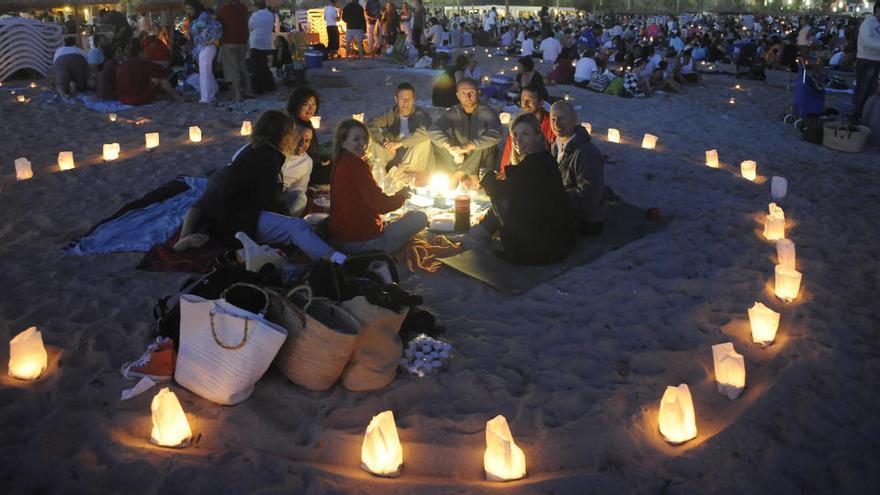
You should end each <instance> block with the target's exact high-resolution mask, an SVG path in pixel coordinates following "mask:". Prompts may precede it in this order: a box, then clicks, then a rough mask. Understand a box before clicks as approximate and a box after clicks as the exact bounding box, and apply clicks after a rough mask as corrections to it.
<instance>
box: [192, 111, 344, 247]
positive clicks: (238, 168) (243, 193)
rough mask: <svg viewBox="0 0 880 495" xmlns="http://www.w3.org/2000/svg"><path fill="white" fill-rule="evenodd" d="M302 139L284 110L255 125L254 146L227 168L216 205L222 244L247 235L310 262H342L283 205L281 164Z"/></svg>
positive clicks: (305, 224) (268, 114)
mask: <svg viewBox="0 0 880 495" xmlns="http://www.w3.org/2000/svg"><path fill="white" fill-rule="evenodd" d="M297 138H298V136H297V134H296V131H295V126H294V125H293V120H292V119H291V118H290V117H289V116H288V115H287V114H285V113H284V112H282V111H280V110H269V111H267V112H265V113H264V114H263V115H261V116H260V118H259V120H257V124H256V125H255V126H254V133H253V136H252V138H251V144H249V145H248V146H246V147H245V148H244V149H243V150H242V151H241V152H240V153H239V154H238V156H237V157H236V158H235V160H234V161H233V162H232V164H231V165H230V166H229V172H228V174H229V176H228V177H227V178H226V181H225V184H224V186H223V189H222V193H221V194H219V195H218V198H217V201H216V203H217V204H213V205H204V207H206V208H215V209H216V215H215V218H216V225H215V226H214V227H215V228H214V230H215V231H216V233H217V234H218V235H219V237H220V240H221V241H222V242H224V243H226V244H232V243H233V242H234V241H233V239H234V238H235V234H236V233H237V232H244V233H245V234H247V235H248V237H250V238H251V239H253V240H255V241H257V242H258V243H261V244H292V245H295V246H297V247H299V248H300V249H301V250H302V251H303V252H305V253H306V254H307V255H308V256H309V257H310V258H312V259H319V258H325V257H329V258H330V259H331V260H334V261H339V262H341V260H344V259H345V258H344V256H342V255H340V254H338V253H336V251H335V250H334V249H333V248H332V247H330V246H329V245H328V244H327V243H325V242H324V241H322V240H321V238H320V237H318V236H317V235H316V234H315V233H314V232H313V231H312V228H311V226H310V225H309V224H308V223H307V222H306V221H305V220H302V219H300V218H292V217H289V216H287V215H285V214H283V213H282V212H284V211H285V210H284V206H283V203H281V202H280V201H279V199H280V193H281V179H280V175H281V166H282V165H283V164H284V160H285V158H286V156H287V155H289V154H291V153H293V150H294V148H295V146H296V142H297V140H298V139H297Z"/></svg>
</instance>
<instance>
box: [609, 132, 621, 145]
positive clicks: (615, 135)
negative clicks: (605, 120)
mask: <svg viewBox="0 0 880 495" xmlns="http://www.w3.org/2000/svg"><path fill="white" fill-rule="evenodd" d="M608 141H609V142H612V143H619V142H620V131H619V130H617V129H608Z"/></svg>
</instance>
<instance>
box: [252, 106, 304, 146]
mask: <svg viewBox="0 0 880 495" xmlns="http://www.w3.org/2000/svg"><path fill="white" fill-rule="evenodd" d="M296 141H297V137H296V127H295V126H294V123H293V119H292V118H290V116H289V115H287V114H286V113H284V112H282V111H281V110H266V111H265V112H263V115H260V118H259V119H257V123H256V125H254V132H253V133H252V134H251V146H252V147H253V148H255V149H259V148H262V147H263V146H271V147H273V148H275V149H277V150H278V151H280V152H282V153H284V155H285V156H286V155H288V154H291V153H292V151H293V150H292V148H291V143H293V145H294V146H295V145H296Z"/></svg>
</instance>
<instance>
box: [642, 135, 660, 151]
mask: <svg viewBox="0 0 880 495" xmlns="http://www.w3.org/2000/svg"><path fill="white" fill-rule="evenodd" d="M656 146H657V136H655V135H653V134H645V137H643V138H642V148H645V149H646V150H652V149H654V148H655V147H656Z"/></svg>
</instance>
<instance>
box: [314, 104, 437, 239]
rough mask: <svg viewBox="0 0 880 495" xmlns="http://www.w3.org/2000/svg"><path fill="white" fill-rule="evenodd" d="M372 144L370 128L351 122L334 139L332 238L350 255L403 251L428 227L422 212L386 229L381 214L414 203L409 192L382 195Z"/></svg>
mask: <svg viewBox="0 0 880 495" xmlns="http://www.w3.org/2000/svg"><path fill="white" fill-rule="evenodd" d="M369 145H370V133H369V132H368V131H367V126H366V125H364V124H363V123H361V122H358V121H357V120H353V119H348V120H344V121H342V122H340V123H339V125H338V126H337V127H336V136H335V137H334V138H333V161H334V163H335V164H334V167H333V175H332V176H331V179H330V238H331V239H332V243H333V244H334V245H336V246H337V247H338V248H339V249H340V250H341V251H343V252H346V253H357V252H363V251H372V250H379V251H385V252H387V253H393V252H396V251H399V250H400V249H401V248H403V246H404V245H405V244H406V243H407V242H409V240H410V239H412V238H413V237H414V236H415V235H416V234H418V233H419V232H420V231H421V230H422V229H424V228H425V227H427V226H428V217H427V215H425V214H424V212H421V211H410V212H408V213H406V214H405V215H404V216H403V217H401V218H400V219H398V220H396V221H394V222H391V223H389V224H388V225H385V226H383V224H382V219H381V218H380V216H379V215H382V214H384V213H388V212H391V211H394V210H396V209H398V208H400V207H401V206H403V203H404V202H405V201H406V200H407V198H409V195H410V193H409V191H408V190H407V189H406V188H403V189H401V190H399V191H397V193H396V194H394V195H393V196H389V195H387V194H385V193H383V192H382V189H381V188H380V187H379V184H377V183H376V179H374V178H373V174H372V172H371V170H370V165H369V164H368V163H367V161H366V154H367V149H369Z"/></svg>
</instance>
